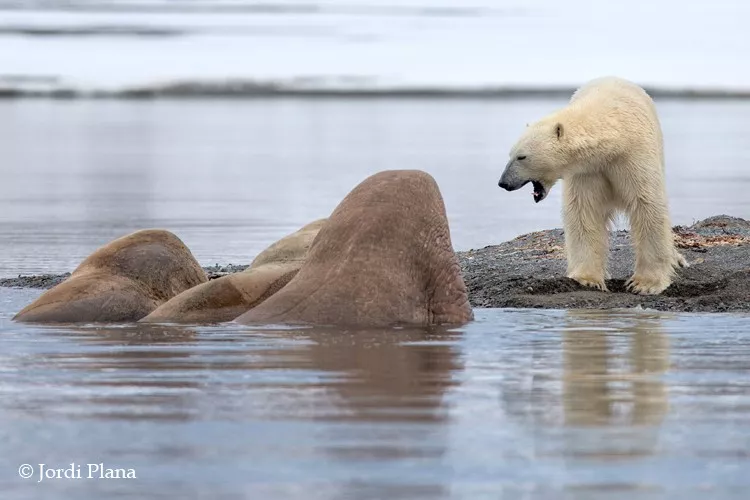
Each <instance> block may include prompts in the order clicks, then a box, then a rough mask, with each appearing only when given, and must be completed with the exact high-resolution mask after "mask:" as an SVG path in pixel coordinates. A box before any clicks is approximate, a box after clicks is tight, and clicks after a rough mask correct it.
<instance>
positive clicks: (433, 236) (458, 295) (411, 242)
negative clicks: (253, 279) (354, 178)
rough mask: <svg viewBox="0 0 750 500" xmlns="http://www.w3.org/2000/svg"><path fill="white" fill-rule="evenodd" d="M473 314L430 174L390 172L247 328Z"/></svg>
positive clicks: (337, 216) (340, 215)
mask: <svg viewBox="0 0 750 500" xmlns="http://www.w3.org/2000/svg"><path fill="white" fill-rule="evenodd" d="M472 318H473V313H472V311H471V307H470V305H469V301H468V294H467V291H466V286H465V284H464V281H463V278H462V277H461V272H460V268H459V265H458V259H457V258H456V254H455V252H454V250H453V247H452V244H451V237H450V230H449V228H448V221H447V217H446V213H445V205H444V204H443V199H442V196H441V195H440V190H439V189H438V186H437V183H436V182H435V180H434V179H433V178H432V177H431V176H430V175H429V174H427V173H425V172H421V171H417V170H390V171H385V172H380V173H378V174H375V175H373V176H371V177H369V178H367V179H365V180H364V181H363V182H362V183H360V184H359V185H358V186H357V187H355V188H354V190H352V191H351V192H350V193H349V194H348V195H347V196H346V197H345V198H344V200H343V201H342V202H341V203H340V204H339V205H338V207H336V209H335V210H334V212H333V213H332V214H331V217H330V218H329V219H328V222H327V223H325V225H323V227H322V228H321V229H320V232H319V233H318V235H317V237H316V238H315V240H314V241H313V243H312V246H311V248H310V251H309V254H308V257H307V261H306V262H305V263H304V264H303V265H302V267H301V269H300V271H299V273H298V274H297V275H296V276H295V277H294V278H293V279H292V280H291V281H290V282H289V284H288V285H286V286H285V287H284V288H283V289H281V291H279V292H278V293H276V294H275V295H274V296H272V297H270V298H269V299H268V300H266V301H265V302H264V303H262V304H260V305H259V306H258V307H256V308H254V309H251V310H250V311H248V312H247V313H245V314H243V315H242V316H240V317H239V318H237V320H236V321H238V322H240V323H244V324H259V323H266V324H315V325H349V326H388V325H398V324H409V325H430V324H461V323H465V322H467V321H470V320H471V319H472Z"/></svg>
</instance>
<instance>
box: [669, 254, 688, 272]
mask: <svg viewBox="0 0 750 500" xmlns="http://www.w3.org/2000/svg"><path fill="white" fill-rule="evenodd" d="M672 267H673V268H675V269H677V268H678V267H690V264H688V261H687V259H685V257H683V256H682V254H681V253H680V252H678V251H677V250H675V252H674V258H673V259H672Z"/></svg>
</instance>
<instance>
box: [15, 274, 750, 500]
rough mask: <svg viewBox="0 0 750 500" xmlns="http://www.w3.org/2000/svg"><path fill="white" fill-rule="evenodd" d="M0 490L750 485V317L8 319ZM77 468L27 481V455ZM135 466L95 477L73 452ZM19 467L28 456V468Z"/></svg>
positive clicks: (271, 492)
mask: <svg viewBox="0 0 750 500" xmlns="http://www.w3.org/2000/svg"><path fill="white" fill-rule="evenodd" d="M37 293H38V292H36V291H32V290H12V289H0V332H2V346H3V347H2V351H1V352H0V446H1V448H2V453H0V470H2V471H3V472H2V474H0V490H2V491H3V492H4V493H3V498H19V499H23V498H61V497H63V496H65V497H70V498H91V499H95V498H96V499H98V498H103V497H105V496H106V497H110V496H115V495H116V496H117V497H118V498H174V497H191V498H290V499H291V498H300V499H302V498H304V499H333V498H347V499H350V498H373V499H374V498H404V499H406V498H409V499H417V498H424V499H434V498H446V499H448V498H451V499H452V498H456V499H458V498H467V499H482V498H505V497H506V495H507V496H508V498H556V499H557V498H570V499H588V498H591V499H650V498H665V497H669V498H681V499H691V498H722V499H723V498H736V499H744V498H746V492H747V489H748V488H750V478H748V475H747V470H749V468H750V460H749V459H748V449H750V424H749V423H748V422H750V379H748V377H747V373H748V370H750V337H748V332H749V331H750V328H749V327H750V317H748V316H740V315H734V316H733V315H719V314H716V315H689V314H663V313H651V312H644V311H609V312H596V311H585V312H584V311H569V312H564V311H536V310H533V311H513V310H478V311H477V320H476V321H475V322H474V323H471V324H469V325H467V326H466V327H462V328H454V329H449V330H439V329H436V330H432V331H423V330H408V329H401V330H387V331H370V332H364V331H360V332H340V331H338V332H337V331H331V330H309V329H308V330H274V329H263V330H259V329H250V328H247V327H240V326H231V325H223V326H213V327H190V326H185V327H171V326H150V327H147V328H146V327H138V328H135V327H133V326H129V325H125V326H118V327H94V326H88V327H86V326H84V327H75V328H74V327H64V328H60V327H58V328H42V327H34V326H26V325H18V324H12V323H10V322H9V317H10V315H11V314H12V313H13V312H14V311H17V310H18V309H20V308H21V307H22V306H23V305H24V304H25V303H26V302H28V301H29V300H31V299H32V298H33V297H34V296H35V295H36V294H37ZM40 463H41V464H45V467H48V468H50V467H51V468H69V467H70V464H71V463H74V464H75V465H76V466H80V467H81V473H80V475H81V479H53V478H45V479H43V480H42V482H40V483H38V482H37V481H38V480H39V476H38V475H39V465H38V464H40ZM89 463H92V464H99V463H103V464H104V466H105V467H109V468H123V469H134V473H135V475H136V479H120V480H114V479H110V480H106V479H96V478H97V477H98V473H96V472H94V473H93V476H94V478H93V479H88V475H89V472H88V466H87V464H89ZM22 464H30V465H32V467H33V474H34V476H33V477H32V478H31V479H25V480H24V479H21V478H19V477H18V475H17V472H16V471H17V470H18V468H19V466H20V465H22Z"/></svg>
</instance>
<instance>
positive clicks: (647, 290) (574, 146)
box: [511, 77, 687, 294]
mask: <svg viewBox="0 0 750 500" xmlns="http://www.w3.org/2000/svg"><path fill="white" fill-rule="evenodd" d="M511 155H512V158H513V159H515V158H517V157H519V156H520V159H519V161H518V164H519V165H518V166H517V167H515V166H514V168H517V170H518V171H519V172H522V173H523V176H524V179H532V180H537V181H539V182H541V183H542V184H543V185H544V187H545V188H546V189H547V190H549V189H550V188H552V186H553V185H554V184H555V182H556V181H557V180H559V179H562V181H563V220H564V227H565V246H566V254H567V258H568V277H570V278H572V279H574V280H576V281H577V282H579V283H581V284H583V285H586V286H592V287H595V288H599V289H601V290H606V285H605V282H604V279H605V277H606V276H607V269H606V268H607V255H608V253H609V222H610V221H611V220H612V218H613V216H614V215H615V214H616V212H618V211H622V212H625V213H626V214H627V215H628V217H629V219H630V225H631V238H632V241H633V245H634V248H635V254H636V262H635V273H634V274H633V276H632V277H631V279H630V280H629V282H628V287H629V288H630V289H631V290H632V291H634V292H636V293H641V294H658V293H661V292H662V291H664V290H665V289H666V288H667V287H668V286H669V285H670V283H671V282H672V278H673V275H674V269H675V268H676V267H678V266H686V265H687V262H686V261H685V259H684V257H682V255H680V254H679V253H678V252H677V249H676V248H675V246H674V242H673V237H672V230H671V225H670V221H669V208H668V203H667V192H666V186H665V179H664V151H663V139H662V132H661V126H660V124H659V119H658V117H657V114H656V108H655V106H654V103H653V101H652V100H651V98H650V97H649V96H648V94H646V92H645V91H644V90H643V89H642V88H640V87H639V86H637V85H635V84H634V83H631V82H628V81H626V80H623V79H620V78H614V77H607V78H600V79H596V80H593V81H591V82H589V83H587V84H586V85H584V86H583V87H581V88H580V89H578V90H577V91H576V92H575V93H574V94H573V97H572V98H571V100H570V102H569V104H568V105H567V106H566V107H564V108H562V109H560V110H558V111H557V112H555V113H552V114H551V115H548V116H547V117H545V118H543V119H542V120H540V121H539V122H537V123H535V124H533V125H531V126H529V127H528V128H527V129H526V131H525V133H524V134H523V136H522V137H521V138H520V140H519V141H518V142H517V143H516V145H515V146H514V147H513V150H512V151H511ZM524 156H526V157H527V158H523V157H524ZM513 159H512V160H511V162H513V161H514V160H513Z"/></svg>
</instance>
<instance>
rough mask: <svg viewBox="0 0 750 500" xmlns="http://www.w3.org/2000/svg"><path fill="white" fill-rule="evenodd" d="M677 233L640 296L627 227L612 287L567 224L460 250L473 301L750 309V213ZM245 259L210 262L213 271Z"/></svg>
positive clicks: (17, 283) (39, 281)
mask: <svg viewBox="0 0 750 500" xmlns="http://www.w3.org/2000/svg"><path fill="white" fill-rule="evenodd" d="M674 235H675V241H676V242H677V245H678V247H679V249H680V252H682V254H683V255H684V256H685V258H686V259H687V260H688V262H689V263H690V267H689V268H686V269H680V270H679V271H678V272H677V274H678V275H677V278H676V279H675V281H674V283H673V284H672V286H670V287H669V288H668V289H667V290H666V291H665V292H664V293H663V294H661V295H658V296H639V295H634V294H632V293H628V292H626V291H625V281H626V280H627V279H628V278H629V277H630V275H631V274H632V269H633V262H634V255H633V251H632V247H631V245H630V236H629V234H628V232H627V231H617V232H613V233H612V235H611V237H612V240H611V248H612V250H611V253H610V262H609V269H610V273H611V275H612V279H609V280H607V287H608V288H609V290H610V291H609V292H600V291H595V290H590V289H586V288H584V287H582V286H580V285H578V284H577V283H576V282H574V281H573V280H570V279H568V278H565V277H564V276H565V267H566V264H565V252H564V247H563V231H562V230H561V229H551V230H547V231H540V232H536V233H530V234H526V235H523V236H519V237H518V238H515V239H513V240H511V241H507V242H505V243H501V244H499V245H492V246H487V247H485V248H482V249H475V250H468V251H465V252H457V253H458V258H459V262H460V264H461V268H462V271H463V275H464V280H465V281H466V285H467V287H468V289H469V299H470V301H471V304H472V306H473V307H478V308H484V307H516V308H549V309H616V308H634V307H641V308H645V309H658V310H663V311H695V312H740V311H750V221H747V220H744V219H739V218H736V217H729V216H726V215H720V216H715V217H710V218H708V219H705V220H702V221H699V222H696V223H695V224H693V225H692V226H676V227H675V228H674ZM246 267H247V266H245V265H232V264H229V265H226V266H220V265H215V266H210V267H204V270H205V271H206V273H207V274H208V276H209V279H214V278H218V277H220V276H224V275H226V274H230V273H233V272H239V271H242V270H244V269H245V268H246ZM69 275H70V274H69V273H65V274H44V275H36V276H19V277H17V278H5V279H0V286H4V287H22V288H51V287H53V286H55V285H56V284H58V283H60V282H61V281H63V280H64V279H65V278H67V277H68V276H69Z"/></svg>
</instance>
